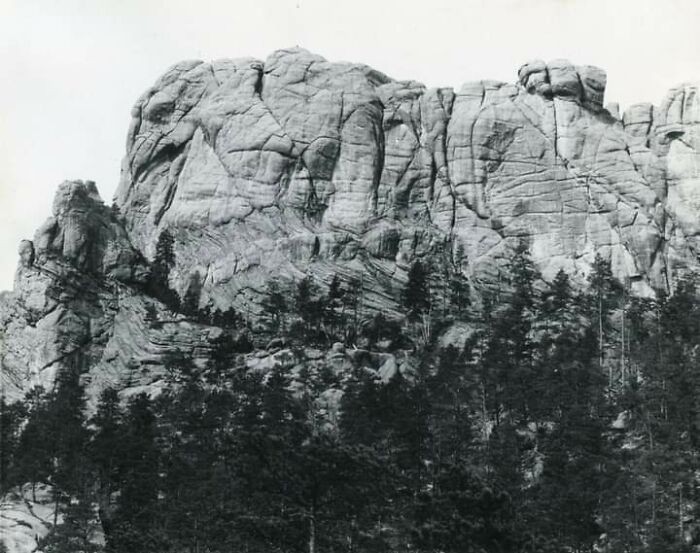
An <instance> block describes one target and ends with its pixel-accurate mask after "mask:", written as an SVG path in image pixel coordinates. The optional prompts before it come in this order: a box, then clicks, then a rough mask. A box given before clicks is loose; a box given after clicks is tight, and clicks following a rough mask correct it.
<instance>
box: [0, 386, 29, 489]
mask: <svg viewBox="0 0 700 553" xmlns="http://www.w3.org/2000/svg"><path fill="white" fill-rule="evenodd" d="M26 416H27V414H26V410H25V408H24V406H23V405H22V403H21V402H14V403H10V404H8V403H7V402H6V401H5V396H4V395H2V396H0V495H2V494H4V493H5V492H6V491H7V490H8V489H9V488H10V487H11V486H12V485H13V484H14V483H16V478H17V472H18V470H19V466H18V455H19V451H18V449H19V441H20V435H21V428H22V426H23V425H24V423H25V420H26Z"/></svg>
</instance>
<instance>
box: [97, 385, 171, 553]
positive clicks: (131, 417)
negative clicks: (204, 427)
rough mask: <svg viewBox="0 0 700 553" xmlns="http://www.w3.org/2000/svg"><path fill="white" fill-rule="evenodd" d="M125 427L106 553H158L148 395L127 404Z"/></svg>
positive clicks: (156, 464) (156, 463) (156, 466)
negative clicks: (115, 500)
mask: <svg viewBox="0 0 700 553" xmlns="http://www.w3.org/2000/svg"><path fill="white" fill-rule="evenodd" d="M124 426H125V433H124V436H125V439H124V444H125V448H124V450H123V452H122V460H123V467H124V468H123V470H122V472H121V482H120V495H119V499H118V501H117V507H116V509H115V513H114V518H113V521H114V522H113V524H112V528H111V532H110V535H109V539H108V543H107V546H108V551H113V552H115V553H128V552H131V551H161V550H163V548H164V545H163V542H164V538H163V535H162V533H161V532H160V527H159V524H158V521H159V518H160V509H159V502H158V492H159V489H160V455H159V451H158V448H157V444H156V437H157V428H156V419H155V415H154V413H153V408H152V406H151V401H150V399H149V398H148V396H146V395H145V394H140V395H138V396H136V397H134V398H133V399H132V400H131V401H130V403H129V405H128V409H127V413H126V417H125V425H124Z"/></svg>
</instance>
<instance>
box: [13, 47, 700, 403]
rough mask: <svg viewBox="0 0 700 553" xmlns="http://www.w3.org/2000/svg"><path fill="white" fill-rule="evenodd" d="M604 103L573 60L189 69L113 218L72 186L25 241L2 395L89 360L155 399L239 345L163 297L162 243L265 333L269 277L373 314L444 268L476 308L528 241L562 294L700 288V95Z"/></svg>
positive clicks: (180, 72)
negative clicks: (697, 276)
mask: <svg viewBox="0 0 700 553" xmlns="http://www.w3.org/2000/svg"><path fill="white" fill-rule="evenodd" d="M605 85H606V75H605V73H604V72H603V71H602V70H601V69H599V68H595V67H590V66H575V65H572V64H571V63H569V62H566V61H563V60H556V61H553V62H550V63H544V62H539V61H537V62H531V63H528V64H526V65H524V66H523V67H522V68H520V70H519V72H518V76H517V81H516V82H514V83H501V82H494V81H481V82H476V83H468V84H465V85H464V86H463V87H462V88H461V89H460V90H457V91H455V90H452V89H449V88H438V89H428V88H426V87H425V86H423V85H422V84H420V83H417V82H414V81H395V80H393V79H391V78H389V77H387V76H386V75H384V74H382V73H380V72H378V71H376V70H374V69H372V68H369V67H367V66H364V65H358V64H350V63H331V62H327V61H326V60H324V59H323V58H321V57H319V56H316V55H314V54H311V53H309V52H307V51H304V50H301V49H288V50H280V51H277V52H275V53H273V54H272V55H271V56H270V57H269V58H268V59H267V60H265V61H264V62H262V61H259V60H254V59H235V60H218V61H214V62H211V63H206V62H201V61H189V62H182V63H179V64H177V65H175V66H174V67H172V68H171V69H170V70H168V71H167V72H166V73H165V74H164V75H163V76H162V77H161V78H159V79H158V80H157V81H156V83H155V84H154V85H153V86H152V87H151V88H149V89H148V90H147V91H146V92H145V93H144V95H143V96H142V97H141V98H140V99H139V100H138V101H137V103H136V105H135V106H134V108H133V110H132V121H131V125H130V128H129V132H128V136H127V149H126V156H125V158H124V162H123V168H122V175H121V181H120V185H119V188H118V190H117V193H116V198H115V203H114V206H113V207H112V208H109V207H106V206H105V205H103V203H102V200H101V199H100V198H99V197H98V194H97V190H96V187H95V185H94V184H93V183H91V182H90V181H87V182H80V181H76V182H67V183H64V184H62V185H61V186H60V188H59V191H58V194H57V196H56V200H55V203H54V209H53V215H52V217H51V218H49V220H48V221H47V222H46V223H45V224H44V225H43V226H42V227H41V228H40V229H39V230H38V231H37V233H36V236H35V237H34V240H33V241H31V242H30V241H24V242H23V243H22V244H21V246H20V263H19V267H18V269H17V276H16V283H15V289H14V291H12V292H10V293H6V294H4V295H3V296H2V297H0V339H1V340H2V353H1V354H2V363H3V365H2V366H3V371H2V375H1V376H2V383H3V386H4V388H5V390H6V393H7V394H9V395H10V396H13V395H16V394H19V393H20V392H21V391H22V390H25V389H27V388H28V387H29V386H31V385H32V384H43V385H45V386H50V384H51V382H52V381H53V376H54V374H55V371H56V370H57V369H58V368H60V367H61V366H62V365H63V364H65V363H66V362H67V360H69V359H70V358H71V357H72V355H73V354H74V353H76V352H81V353H83V354H84V355H83V356H82V358H83V359H84V360H85V362H86V363H88V364H89V367H90V369H89V371H88V373H87V376H86V378H87V379H88V381H89V387H91V388H92V389H93V390H97V389H100V388H102V387H104V386H105V385H106V384H110V385H115V386H117V387H119V388H127V387H140V388H143V387H148V386H153V385H157V382H158V379H159V374H160V373H159V371H160V370H161V367H162V360H163V358H164V357H165V356H167V355H168V354H170V353H173V352H175V351H186V352H188V353H190V354H192V356H193V358H194V359H195V360H199V361H200V362H204V361H205V360H206V359H207V358H208V356H209V353H210V351H211V348H212V345H211V344H212V342H213V340H214V339H215V338H216V337H218V336H219V335H220V334H221V332H222V330H221V329H220V328H218V327H216V326H213V325H208V324H203V323H201V322H197V321H194V320H192V319H191V318H187V317H185V316H183V315H181V314H178V313H173V312H171V311H170V310H169V309H168V308H167V307H166V306H165V305H164V304H163V303H161V302H160V301H159V300H158V299H156V298H155V297H153V296H152V295H151V294H149V293H148V289H147V286H146V281H147V274H148V264H149V260H152V259H153V257H154V255H155V248H156V243H157V241H158V237H159V236H161V234H162V233H163V231H164V230H166V229H167V230H168V231H169V232H170V234H172V236H173V238H174V253H175V266H174V267H173V270H172V271H171V273H170V285H171V287H172V288H173V289H174V290H176V291H177V293H178V294H179V295H180V296H183V295H184V294H185V292H186V290H187V288H188V286H189V284H190V283H191V282H192V279H193V278H198V279H199V280H201V286H202V293H201V296H200V298H199V301H200V306H201V307H204V306H207V307H209V308H210V309H212V310H213V309H220V310H222V311H224V310H226V309H228V308H229V307H232V306H233V307H235V308H236V309H238V310H239V311H241V312H245V313H247V314H248V316H249V317H251V318H253V319H254V318H255V316H256V313H257V312H258V311H259V302H260V299H261V295H262V294H263V292H264V290H265V287H266V283H267V282H268V281H269V280H270V279H282V280H284V281H294V280H297V279H299V278H301V277H303V276H305V275H306V276H309V277H311V278H312V280H314V281H315V282H317V283H318V284H319V285H321V286H324V285H328V284H329V283H330V281H331V278H332V277H333V275H338V276H339V277H340V278H341V279H351V278H357V279H360V282H361V283H362V287H363V289H364V294H363V309H365V310H366V311H368V312H372V311H378V310H382V311H387V312H391V311H392V310H393V309H394V308H395V307H396V302H397V299H398V293H399V290H400V287H401V284H402V283H403V282H405V279H406V272H407V269H408V268H409V266H410V265H411V263H412V262H413V261H415V260H416V259H421V258H426V259H428V258H431V256H436V255H439V256H442V257H444V258H445V259H447V260H448V262H449V263H450V264H451V265H452V266H453V267H454V268H456V270H458V271H461V272H463V273H464V274H465V275H466V276H468V277H469V279H470V280H471V281H472V283H473V285H474V288H475V289H476V290H477V291H478V290H479V289H483V288H486V287H488V286H491V285H493V284H494V283H496V282H497V280H498V278H499V268H500V267H502V265H503V263H504V262H505V261H506V260H507V259H508V258H509V256H510V255H511V253H512V251H513V248H514V247H515V246H516V244H518V243H519V242H520V241H523V240H524V241H525V242H526V243H527V244H528V246H529V248H530V251H531V253H532V257H533V259H534V261H535V263H536V264H537V266H538V268H539V269H540V270H541V272H542V274H543V275H544V277H545V278H552V277H553V276H554V275H555V274H556V272H557V271H558V270H559V269H560V268H563V269H564V270H566V271H567V272H568V273H569V274H570V275H571V276H572V278H573V279H574V280H575V281H578V282H579V283H583V282H584V281H585V277H586V275H587V274H588V272H589V271H590V267H591V263H592V262H593V259H594V257H595V255H596V253H599V254H600V255H602V256H603V257H604V258H605V259H608V260H610V262H611V265H612V268H613V272H614V274H615V276H616V277H617V278H618V279H619V280H620V281H621V282H625V283H629V285H630V286H631V288H632V290H633V291H634V292H636V293H638V294H644V295H650V294H653V293H654V290H657V289H669V287H670V286H671V284H672V282H673V281H674V280H675V279H677V278H678V277H679V275H682V274H684V273H686V272H694V271H697V270H698V264H697V249H698V247H700V242H698V239H699V238H698V236H699V235H700V224H699V223H698V221H699V219H698V209H700V192H699V190H700V187H698V186H697V184H698V180H699V179H700V154H699V149H700V148H699V146H700V132H699V131H700V100H699V99H698V87H697V86H696V85H682V86H679V87H676V88H674V89H672V90H671V91H670V92H669V94H668V96H667V97H666V98H665V99H664V101H663V102H662V103H661V105H659V106H652V105H651V104H642V105H635V106H631V107H630V108H628V109H627V110H626V111H625V113H624V114H623V115H622V116H620V115H619V114H618V113H617V109H616V108H615V106H609V107H607V108H606V107H604V93H605ZM195 275H196V276H195ZM153 313H155V316H156V319H157V324H152V321H150V322H149V317H151V318H152V316H153Z"/></svg>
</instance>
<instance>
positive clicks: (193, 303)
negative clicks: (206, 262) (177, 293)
mask: <svg viewBox="0 0 700 553" xmlns="http://www.w3.org/2000/svg"><path fill="white" fill-rule="evenodd" d="M201 296H202V277H201V276H200V274H199V271H195V272H194V273H192V274H191V275H190V281H189V284H188V285H187V291H186V292H185V296H184V298H183V299H182V311H183V313H185V314H187V315H190V316H191V317H198V316H199V314H200V309H199V302H200V299H201Z"/></svg>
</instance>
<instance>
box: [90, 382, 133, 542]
mask: <svg viewBox="0 0 700 553" xmlns="http://www.w3.org/2000/svg"><path fill="white" fill-rule="evenodd" d="M90 422H91V424H92V426H93V427H94V429H95V430H94V433H93V437H92V441H91V442H90V446H89V456H90V462H91V463H92V465H93V466H94V467H95V471H96V475H97V500H98V505H99V515H100V520H101V522H102V526H103V528H104V531H105V533H106V534H109V532H110V530H111V526H112V516H113V511H114V508H115V505H114V503H113V494H114V493H115V492H117V491H118V490H119V487H120V482H121V476H122V471H123V470H124V469H125V467H124V463H123V459H122V452H123V451H124V449H125V448H126V447H127V445H126V443H125V441H126V436H125V434H124V432H125V430H124V413H123V412H122V409H121V406H120V401H119V396H118V395H117V392H116V390H114V389H113V388H107V389H106V390H104V391H103V392H102V393H101V394H100V400H99V403H98V404H97V411H96V413H95V415H94V416H93V417H92V419H91V420H90Z"/></svg>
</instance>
